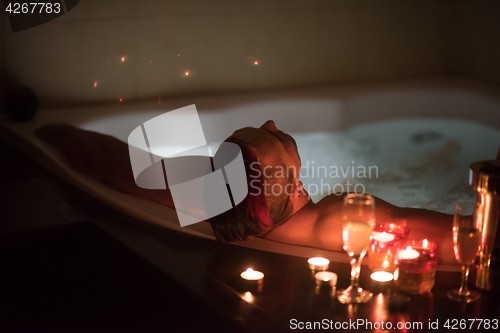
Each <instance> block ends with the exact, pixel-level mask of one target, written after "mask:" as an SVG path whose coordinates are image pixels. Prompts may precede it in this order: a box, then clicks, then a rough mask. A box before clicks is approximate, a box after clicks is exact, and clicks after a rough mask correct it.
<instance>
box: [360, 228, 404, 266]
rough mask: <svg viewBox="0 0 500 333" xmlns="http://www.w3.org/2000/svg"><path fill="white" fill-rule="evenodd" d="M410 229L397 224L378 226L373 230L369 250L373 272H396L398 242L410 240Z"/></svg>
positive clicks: (369, 260) (369, 264) (369, 262)
mask: <svg viewBox="0 0 500 333" xmlns="http://www.w3.org/2000/svg"><path fill="white" fill-rule="evenodd" d="M408 233H409V229H408V228H407V227H405V226H402V225H399V224H395V223H384V224H378V225H376V226H375V227H374V228H373V232H372V235H371V236H372V240H371V242H370V248H369V250H368V267H370V269H371V270H372V271H385V272H394V270H395V269H396V264H395V259H396V258H395V256H396V249H395V247H394V245H395V244H396V242H398V241H401V240H404V239H407V238H408Z"/></svg>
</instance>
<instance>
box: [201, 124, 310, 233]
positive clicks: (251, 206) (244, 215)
mask: <svg viewBox="0 0 500 333" xmlns="http://www.w3.org/2000/svg"><path fill="white" fill-rule="evenodd" d="M226 141H227V142H232V143H235V144H237V145H238V146H239V147H240V148H241V152H242V155H243V160H244V162H245V169H246V174H247V183H248V186H249V188H248V195H247V197H246V198H245V199H244V200H243V201H242V202H241V203H240V204H238V205H237V206H236V207H234V208H233V209H231V210H229V211H227V212H224V213H222V214H220V215H218V216H216V217H213V218H211V219H210V222H211V224H212V228H213V230H214V233H215V235H216V237H217V239H219V240H222V241H234V240H246V239H247V237H248V236H250V235H259V234H263V233H265V232H266V231H267V230H269V229H271V228H273V226H274V225H276V224H278V223H280V222H282V221H285V220H287V219H288V218H290V217H291V216H292V215H293V214H294V213H295V212H296V211H297V210H298V209H299V208H301V207H302V206H303V204H304V202H305V201H304V197H301V195H302V194H304V193H303V191H302V187H301V183H300V182H299V180H298V178H299V173H300V156H299V154H298V151H297V145H296V143H295V140H294V139H293V138H292V137H291V136H289V135H288V134H285V133H283V132H282V131H279V130H278V129H277V128H276V125H275V124H274V122H273V121H267V122H266V123H265V124H264V125H263V126H261V127H260V128H251V127H246V128H243V129H240V130H237V131H236V132H234V133H233V135H231V136H230V137H229V138H228V139H226ZM307 201H308V199H307ZM307 201H306V202H307Z"/></svg>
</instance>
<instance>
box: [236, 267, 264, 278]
mask: <svg viewBox="0 0 500 333" xmlns="http://www.w3.org/2000/svg"><path fill="white" fill-rule="evenodd" d="M240 276H241V277H242V278H243V279H245V280H249V281H258V280H262V279H263V278H264V273H262V272H259V271H254V270H253V269H252V268H247V270H246V271H244V272H242V273H241V274H240Z"/></svg>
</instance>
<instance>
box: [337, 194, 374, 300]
mask: <svg viewBox="0 0 500 333" xmlns="http://www.w3.org/2000/svg"><path fill="white" fill-rule="evenodd" d="M374 225H375V200H374V199H373V197H372V196H371V195H369V194H357V193H351V194H348V195H346V196H345V198H344V209H343V213H342V239H343V241H344V247H343V248H344V251H346V252H347V254H348V255H349V257H351V285H350V286H349V287H348V288H347V289H345V290H342V291H339V292H338V294H337V298H338V300H339V301H340V303H344V304H346V303H365V302H367V301H368V300H370V298H371V297H372V295H373V294H372V293H371V292H369V291H367V290H363V289H362V288H361V287H360V286H359V273H360V270H361V261H362V260H363V257H364V256H365V254H366V251H367V250H368V247H369V245H370V239H371V233H372V230H373V226H374Z"/></svg>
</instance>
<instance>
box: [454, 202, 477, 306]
mask: <svg viewBox="0 0 500 333" xmlns="http://www.w3.org/2000/svg"><path fill="white" fill-rule="evenodd" d="M474 207H475V203H474V202H459V203H457V204H456V206H455V216H454V219H453V251H454V252H455V258H456V259H457V260H458V262H459V263H460V264H462V285H461V286H460V289H455V290H450V291H449V292H448V298H450V299H452V300H454V301H457V302H466V303H469V302H473V301H476V300H477V299H478V298H479V293H477V292H475V291H470V290H469V289H468V288H467V279H468V278H469V266H470V264H472V263H473V262H474V260H476V256H477V254H478V252H479V249H480V247H481V232H482V225H481V221H480V219H477V218H474Z"/></svg>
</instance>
